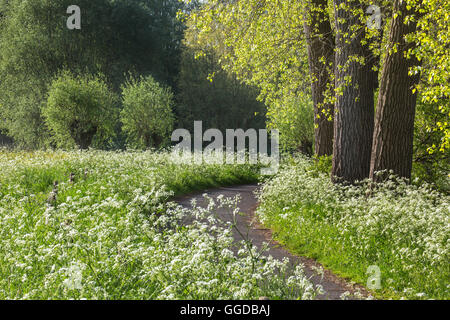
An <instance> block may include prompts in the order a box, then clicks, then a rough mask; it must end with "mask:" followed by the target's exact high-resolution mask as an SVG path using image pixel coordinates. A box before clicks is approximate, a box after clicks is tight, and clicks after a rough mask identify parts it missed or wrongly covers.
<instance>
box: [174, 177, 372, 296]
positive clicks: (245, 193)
mask: <svg viewBox="0 0 450 320" xmlns="http://www.w3.org/2000/svg"><path fill="white" fill-rule="evenodd" d="M257 188H258V186H257V185H242V186H236V187H223V188H216V189H209V190H207V191H204V192H201V193H196V194H190V195H185V196H181V197H177V198H175V199H174V200H175V202H177V203H179V204H180V205H182V206H184V207H190V206H191V200H192V199H196V201H197V205H200V206H204V205H205V204H206V201H205V200H204V198H203V194H204V193H207V194H208V195H209V196H210V197H213V198H214V199H215V198H216V197H217V196H219V195H220V194H223V195H224V196H225V197H234V196H235V195H236V194H240V196H241V201H240V203H239V208H240V210H241V212H243V213H244V214H245V215H243V216H240V215H238V216H237V227H238V228H239V229H240V230H241V231H244V232H245V233H247V232H248V237H249V239H250V240H251V241H252V242H253V244H254V245H256V246H257V247H258V248H261V247H262V246H263V245H264V243H269V251H268V252H267V254H269V255H271V256H273V257H274V258H277V259H280V260H281V259H283V258H285V257H287V258H289V260H290V261H291V263H293V264H299V263H301V264H303V265H304V267H305V274H306V275H307V276H308V277H310V281H311V282H313V283H314V284H321V285H322V286H323V289H324V291H325V294H323V295H320V296H318V297H317V299H319V300H340V296H341V294H343V293H344V292H346V291H348V292H350V293H352V294H353V293H354V292H356V291H360V292H361V293H362V294H363V295H364V296H367V295H368V293H367V291H366V290H365V289H364V288H362V287H361V286H358V285H351V284H350V283H349V282H347V281H345V279H342V278H340V277H338V276H336V275H335V274H333V273H332V272H331V271H329V270H326V269H325V268H323V270H324V276H323V277H322V276H320V275H318V274H317V272H316V271H315V270H314V269H315V268H320V267H322V266H321V265H320V264H319V263H317V262H316V261H315V260H313V259H309V258H305V257H299V256H296V255H293V254H291V253H290V252H289V251H288V250H287V249H285V248H284V247H283V246H282V245H280V244H279V243H277V242H276V241H274V240H273V239H272V232H271V230H270V229H267V228H264V227H263V226H262V225H261V224H260V223H259V222H258V221H257V219H256V217H255V214H254V212H255V209H256V208H257V205H258V202H257V199H256V197H255V194H254V191H255V190H256V189H257ZM229 211H230V210H225V209H219V212H218V215H219V216H220V217H221V219H223V220H225V221H232V215H231V213H230V212H229ZM234 238H235V239H236V240H242V237H241V236H240V235H239V233H237V232H234Z"/></svg>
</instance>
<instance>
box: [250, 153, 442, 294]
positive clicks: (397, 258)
mask: <svg viewBox="0 0 450 320" xmlns="http://www.w3.org/2000/svg"><path fill="white" fill-rule="evenodd" d="M260 201H261V206H260V208H259V211H258V214H259V216H260V218H261V219H262V220H263V221H264V222H265V223H266V224H267V225H269V226H271V227H273V228H274V229H275V230H276V232H277V234H278V237H279V238H280V240H282V241H284V242H285V243H287V244H288V245H289V246H291V247H292V248H295V249H296V250H297V251H298V252H301V253H304V254H307V255H311V256H314V257H318V258H319V260H321V261H322V262H324V263H326V264H327V265H329V266H330V267H331V268H333V269H335V270H337V271H339V272H342V273H345V274H347V275H350V276H352V277H353V279H355V280H356V281H358V282H360V283H362V284H366V281H367V277H368V275H367V274H366V272H367V268H368V267H369V266H371V265H376V266H379V267H380V269H381V284H382V289H381V291H380V292H381V293H382V294H384V296H392V297H397V298H399V297H403V298H414V299H416V298H445V299H448V298H449V296H450V295H449V289H450V284H449V279H450V269H449V261H450V256H449V254H450V253H449V248H450V239H449V235H450V220H449V218H450V214H449V213H450V211H449V197H448V195H445V194H442V193H439V192H437V191H434V190H433V189H432V188H430V187H429V186H427V185H422V186H414V185H410V184H407V183H406V182H405V181H404V180H401V179H397V178H395V177H394V176H391V177H390V179H389V180H387V181H385V182H384V183H381V184H377V185H374V184H372V183H370V181H363V182H361V183H359V184H358V185H356V186H343V185H335V184H333V183H331V181H330V179H329V176H328V175H326V174H324V173H320V172H318V171H317V170H315V166H314V164H313V162H312V161H311V160H308V159H306V158H303V157H297V158H294V159H292V161H291V162H290V163H286V164H285V165H284V167H283V169H282V170H281V171H280V172H279V174H278V175H277V176H275V177H274V178H273V179H272V180H271V181H269V182H268V183H267V184H266V185H265V186H264V187H263V189H262V192H261V194H260Z"/></svg>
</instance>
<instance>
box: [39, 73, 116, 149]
mask: <svg viewBox="0 0 450 320" xmlns="http://www.w3.org/2000/svg"><path fill="white" fill-rule="evenodd" d="M116 110H117V109H116V98H115V96H114V95H113V94H112V93H111V92H110V91H109V89H108V87H107V85H106V83H105V81H104V79H103V78H102V77H101V76H88V75H80V76H74V75H73V74H71V73H70V72H67V71H65V72H63V73H61V74H60V75H59V76H58V77H57V78H56V79H55V80H54V81H53V82H52V84H51V86H50V89H49V93H48V100H47V104H46V105H45V106H44V108H43V110H42V113H43V115H44V117H45V122H46V124H47V126H48V127H49V129H50V130H51V132H52V133H53V140H54V142H56V144H57V145H58V146H59V147H63V148H71V147H72V148H73V147H75V146H77V147H79V148H81V149H87V148H88V147H89V146H91V145H93V146H95V147H102V146H104V145H105V142H106V141H108V140H109V139H110V138H111V137H112V136H113V135H114V126H115V123H116Z"/></svg>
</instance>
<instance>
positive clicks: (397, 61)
mask: <svg viewBox="0 0 450 320" xmlns="http://www.w3.org/2000/svg"><path fill="white" fill-rule="evenodd" d="M418 12H419V6H418V5H417V6H410V4H409V3H408V2H407V1H405V0H403V1H402V0H395V1H394V14H393V18H392V21H391V26H390V33H389V39H388V46H389V47H388V52H387V55H386V59H385V61H384V65H383V71H382V77H381V82H380V91H379V95H378V103H377V111H376V120H375V131H374V135H373V149H372V155H371V163H370V177H371V178H373V179H375V180H376V178H377V177H376V175H375V172H376V171H380V170H385V169H387V170H393V171H394V173H395V174H397V175H399V176H401V177H406V178H410V177H411V169H412V156H413V133H414V117H415V108H416V100H417V92H416V91H415V86H416V85H417V83H418V81H419V73H415V74H414V75H410V74H409V71H410V69H411V67H414V66H417V65H418V64H419V61H418V59H417V58H416V57H415V56H414V55H410V56H409V57H408V56H407V54H408V53H409V52H411V49H412V48H414V46H415V44H414V42H409V41H406V39H405V37H406V36H407V35H408V34H410V33H413V32H415V30H416V27H417V18H418V17H417V14H418ZM414 15H415V17H414Z"/></svg>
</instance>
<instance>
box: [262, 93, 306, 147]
mask: <svg viewBox="0 0 450 320" xmlns="http://www.w3.org/2000/svg"><path fill="white" fill-rule="evenodd" d="M267 117H268V118H269V127H270V128H273V129H278V130H279V131H280V145H281V148H282V149H283V150H285V151H301V152H303V153H305V154H308V155H312V146H313V141H314V108H313V104H312V99H311V97H310V96H308V95H305V96H300V97H299V96H295V97H294V96H285V97H284V98H282V99H281V100H280V101H277V102H275V103H273V104H272V105H271V106H270V107H269V111H268V113H267Z"/></svg>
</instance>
